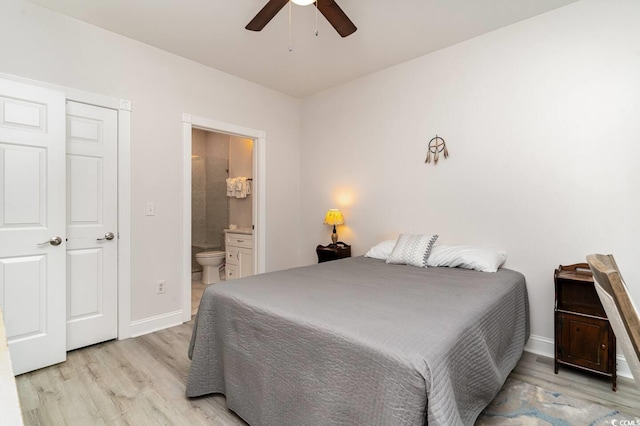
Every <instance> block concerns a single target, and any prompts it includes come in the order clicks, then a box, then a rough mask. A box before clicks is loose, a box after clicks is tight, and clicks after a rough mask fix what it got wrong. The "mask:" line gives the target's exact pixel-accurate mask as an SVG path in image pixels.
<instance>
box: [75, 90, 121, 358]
mask: <svg viewBox="0 0 640 426" xmlns="http://www.w3.org/2000/svg"><path fill="white" fill-rule="evenodd" d="M117 155H118V112H117V111H116V110H113V109H108V108H101V107H97V106H93V105H86V104H81V103H78V102H71V101H69V102H67V238H68V243H67V350H72V349H77V348H81V347H83V346H88V345H92V344H95V343H99V342H103V341H105V340H110V339H115V338H116V337H117V333H118V317H117V313H118V305H117V304H118V297H117V296H118V292H117V291H118V281H117V277H118V274H117V272H118V265H117V259H118V251H117V250H118V225H117V217H118V186H117V173H118V172H117Z"/></svg>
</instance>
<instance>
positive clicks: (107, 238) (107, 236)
mask: <svg viewBox="0 0 640 426" xmlns="http://www.w3.org/2000/svg"><path fill="white" fill-rule="evenodd" d="M114 237H115V235H113V232H107V233H106V234H104V238H98V241H102V240H113V238H114Z"/></svg>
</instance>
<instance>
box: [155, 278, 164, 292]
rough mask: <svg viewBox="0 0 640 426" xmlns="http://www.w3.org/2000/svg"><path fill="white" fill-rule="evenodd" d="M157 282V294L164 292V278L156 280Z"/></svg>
mask: <svg viewBox="0 0 640 426" xmlns="http://www.w3.org/2000/svg"><path fill="white" fill-rule="evenodd" d="M157 284H158V294H164V290H165V282H164V280H160V281H158V282H157Z"/></svg>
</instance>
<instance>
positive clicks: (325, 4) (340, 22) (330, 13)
mask: <svg viewBox="0 0 640 426" xmlns="http://www.w3.org/2000/svg"><path fill="white" fill-rule="evenodd" d="M291 1H293V2H294V3H296V4H299V5H302V6H306V5H309V4H313V3H316V6H317V7H318V10H319V11H320V12H321V13H322V14H323V15H324V17H325V18H327V21H329V23H330V24H331V25H333V28H335V29H336V31H337V32H338V34H340V35H341V36H342V37H346V36H348V35H351V34H353V33H354V32H355V31H356V30H357V28H356V26H355V25H354V24H353V22H351V19H349V17H348V16H347V15H346V14H345V13H344V11H343V10H342V9H340V6H338V5H337V4H336V2H335V1H334V0H317V2H315V1H313V0H291ZM287 3H289V0H269V1H268V2H267V4H266V5H265V6H264V7H263V8H262V10H261V11H260V12H258V14H257V15H256V16H255V17H254V18H253V19H252V20H251V22H249V23H248V24H247V26H246V27H245V28H246V29H248V30H251V31H261V30H262V29H263V28H264V27H265V26H266V25H267V24H268V23H269V21H271V20H272V19H273V17H274V16H276V15H277V14H278V12H280V10H281V9H282V8H283V7H284V6H285V5H286V4H287Z"/></svg>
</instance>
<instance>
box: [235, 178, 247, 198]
mask: <svg viewBox="0 0 640 426" xmlns="http://www.w3.org/2000/svg"><path fill="white" fill-rule="evenodd" d="M235 194H236V198H247V178H246V177H238V178H236V192H235Z"/></svg>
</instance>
